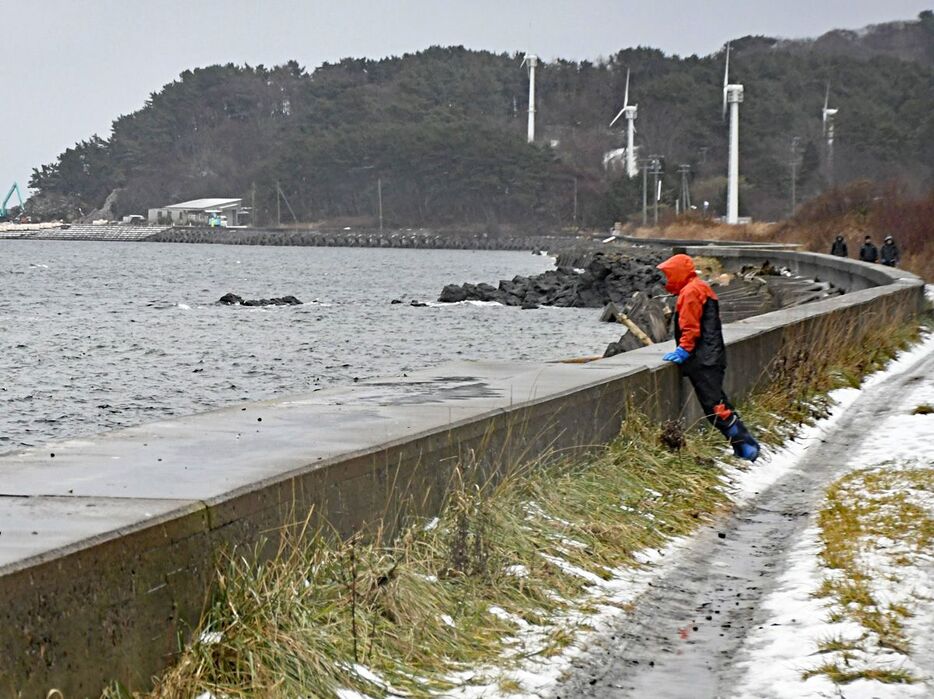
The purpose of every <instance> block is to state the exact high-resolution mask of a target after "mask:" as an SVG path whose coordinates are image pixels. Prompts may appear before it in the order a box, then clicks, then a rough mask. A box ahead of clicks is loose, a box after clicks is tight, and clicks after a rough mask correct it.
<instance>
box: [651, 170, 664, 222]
mask: <svg viewBox="0 0 934 699" xmlns="http://www.w3.org/2000/svg"><path fill="white" fill-rule="evenodd" d="M649 158H651V160H652V175H653V176H654V182H653V187H654V188H655V226H656V227H658V200H659V199H660V198H661V190H660V189H659V184H660V183H659V181H658V176H659V175H660V174H661V172H662V161H661V156H660V155H650V156H649Z"/></svg>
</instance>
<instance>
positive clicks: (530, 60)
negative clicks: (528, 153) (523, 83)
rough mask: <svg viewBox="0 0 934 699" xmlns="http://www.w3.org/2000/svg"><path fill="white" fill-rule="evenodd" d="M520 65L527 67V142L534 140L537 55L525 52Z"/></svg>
mask: <svg viewBox="0 0 934 699" xmlns="http://www.w3.org/2000/svg"><path fill="white" fill-rule="evenodd" d="M522 65H523V66H525V65H527V66H528V67H529V143H534V142H535V66H537V65H538V56H536V55H535V54H534V53H527V54H525V58H523V59H522Z"/></svg>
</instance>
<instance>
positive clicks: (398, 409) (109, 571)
mask: <svg viewBox="0 0 934 699" xmlns="http://www.w3.org/2000/svg"><path fill="white" fill-rule="evenodd" d="M688 252H690V253H692V254H700V253H701V252H703V254H704V255H708V256H716V257H720V258H721V259H722V260H723V261H724V264H725V266H727V267H731V266H736V265H741V264H759V263H761V262H762V261H764V260H765V259H769V260H771V261H772V262H773V263H774V264H779V265H786V266H789V267H793V268H794V269H795V270H796V271H799V272H800V273H802V274H807V275H809V276H817V277H819V278H822V279H826V280H828V281H833V282H834V283H838V282H846V283H841V284H840V285H841V286H843V287H844V288H847V289H853V291H852V293H847V294H845V295H844V296H841V297H838V298H834V299H830V300H826V301H820V302H817V303H813V304H808V305H804V306H799V307H795V308H791V309H786V310H783V311H777V312H774V313H769V314H766V315H762V316H758V317H754V318H749V319H747V320H744V321H740V322H737V323H733V324H730V325H728V326H726V328H725V336H726V339H727V342H728V344H729V346H730V350H729V352H730V354H729V358H730V369H729V373H728V386H727V388H728V390H729V391H730V392H731V393H732V394H733V395H735V396H737V397H739V396H742V395H743V394H744V393H746V392H748V391H749V390H751V389H752V388H753V387H754V386H755V385H756V384H757V383H758V382H760V381H761V380H762V379H763V376H764V372H765V370H766V368H767V367H768V366H769V364H770V363H771V362H772V361H773V360H774V359H775V358H776V357H778V356H780V355H781V354H782V352H783V351H785V350H786V349H787V347H788V346H789V344H790V343H792V342H794V343H800V344H803V346H804V347H805V348H816V347H819V346H820V345H822V344H823V343H825V342H826V341H828V338H827V337H826V335H825V331H826V326H827V323H826V321H828V320H829V321H833V322H842V323H848V324H851V325H852V326H854V327H857V328H860V329H864V330H867V331H868V330H871V329H873V328H875V327H879V326H881V325H883V324H884V323H888V322H892V321H895V320H898V319H905V318H909V317H912V316H914V315H916V314H917V313H918V312H919V310H920V309H921V306H922V302H923V283H922V282H921V280H919V279H918V278H917V277H914V276H913V275H911V274H908V273H905V272H901V271H900V270H892V269H888V268H882V267H876V266H870V265H865V264H863V263H859V262H854V261H848V260H840V259H838V258H832V257H829V256H826V255H816V254H809V253H794V252H787V251H768V252H765V251H759V250H749V249H742V248H738V247H723V248H718V249H716V250H711V249H706V248H705V249H703V250H702V251H701V250H697V249H694V248H690V249H688ZM668 349H670V348H669V347H667V346H665V347H662V346H656V347H647V348H644V349H640V350H636V351H634V352H628V353H625V354H622V355H618V356H616V357H613V358H611V359H607V360H603V361H600V362H594V363H591V364H585V365H566V364H542V363H529V362H456V363H450V364H445V365H443V366H439V367H435V368H432V369H427V370H424V371H420V372H417V373H412V374H410V375H409V376H407V377H404V378H394V379H386V380H378V379H377V380H371V381H363V382H360V383H359V384H355V385H354V386H352V387H347V388H340V389H333V390H328V391H320V392H317V393H312V394H308V395H303V396H296V397H291V398H285V399H280V400H275V401H266V402H261V403H251V404H249V405H247V406H245V407H244V406H237V407H232V408H227V409H223V410H217V411H214V412H210V413H205V414H201V415H196V416H193V417H188V418H180V419H177V420H170V421H164V422H159V423H153V424H148V425H143V426H140V427H136V428H131V429H125V430H120V431H117V432H111V433H107V434H103V435H98V436H94V437H90V438H88V439H82V440H70V441H66V442H60V443H55V444H52V445H48V446H45V447H42V448H41V449H39V448H37V449H30V450H27V451H24V452H21V453H17V454H13V455H9V456H6V457H2V458H0V483H2V486H0V488H2V491H0V495H2V497H0V597H2V599H3V600H4V604H3V607H2V612H0V620H2V622H3V624H2V626H0V692H3V693H5V694H8V695H11V696H18V695H19V696H24V697H32V696H45V693H46V692H47V691H48V690H49V689H50V688H52V687H56V688H59V689H61V690H62V691H63V692H65V696H66V697H67V698H69V699H70V698H71V697H83V696H97V694H98V693H99V691H100V689H101V687H102V686H103V685H104V683H105V682H107V681H108V680H113V679H119V680H120V681H122V682H123V683H124V684H125V685H127V686H129V687H131V688H143V687H145V686H147V685H148V684H149V682H150V677H151V676H152V675H153V674H154V673H156V672H158V670H159V669H160V668H162V667H164V666H165V665H166V664H167V663H169V662H171V660H172V658H173V657H174V653H175V652H176V651H177V650H178V647H179V638H180V637H181V638H184V636H185V634H186V632H187V630H188V629H189V628H190V625H191V624H194V623H196V622H197V619H198V616H199V614H200V612H201V610H202V608H203V604H204V601H205V599H206V595H207V594H208V591H209V589H210V584H211V579H212V576H213V572H214V570H215V564H216V558H217V556H218V554H219V552H221V551H223V550H225V549H227V550H229V549H230V548H232V547H234V546H241V547H245V548H248V549H252V547H253V546H254V545H255V544H256V543H257V542H258V541H260V540H262V539H264V538H272V539H275V537H276V536H277V532H278V531H279V530H280V529H281V527H283V526H287V525H289V524H290V523H293V522H295V521H296V520H297V519H298V520H300V519H303V518H304V516H305V514H306V513H307V512H308V510H309V508H312V507H313V508H314V509H315V512H317V513H320V514H321V515H322V516H324V517H326V518H327V519H328V520H329V521H330V522H331V523H332V524H333V525H334V526H335V527H336V528H337V530H338V531H339V532H341V533H344V534H346V533H350V532H352V531H355V530H358V529H361V528H365V527H368V526H373V525H375V524H377V523H379V522H384V523H386V524H388V525H389V526H390V527H391V526H393V525H394V524H395V523H396V522H398V519H399V518H400V517H402V516H404V515H405V514H406V513H409V512H421V513H426V514H427V513H430V512H432V511H433V510H435V509H436V508H437V507H438V506H439V504H440V503H441V501H442V499H443V497H444V494H445V492H446V490H447V487H448V484H449V481H450V478H451V475H452V473H453V471H454V469H455V467H456V466H457V465H458V464H465V465H468V466H470V467H471V468H475V469H476V470H477V472H478V474H493V473H496V472H498V471H502V470H504V469H506V468H508V467H509V466H510V465H511V464H514V463H516V462H519V461H523V460H528V459H532V458H540V457H547V456H548V455H549V454H554V453H573V452H575V451H581V450H583V449H585V448H587V447H582V446H581V445H599V444H604V443H606V442H607V441H609V440H610V439H612V438H613V436H614V435H615V434H617V432H618V430H619V427H620V424H621V422H622V420H623V419H624V418H625V410H626V406H627V405H632V406H633V407H635V408H636V409H640V410H645V411H647V412H648V413H649V414H650V415H652V416H653V417H655V418H656V419H663V418H669V417H677V416H679V415H682V414H683V415H686V416H687V417H688V419H689V420H693V419H695V418H699V417H700V415H698V414H697V408H696V406H695V401H693V400H692V399H691V396H690V390H689V388H688V387H687V386H686V384H685V383H683V382H682V381H681V379H680V378H679V375H678V370H677V368H676V367H674V366H672V365H670V364H667V363H665V362H663V361H662V360H661V355H662V354H663V353H664V352H665V351H667V350H668ZM53 454H54V455H53Z"/></svg>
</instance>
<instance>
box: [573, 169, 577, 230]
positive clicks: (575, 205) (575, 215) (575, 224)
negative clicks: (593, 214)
mask: <svg viewBox="0 0 934 699" xmlns="http://www.w3.org/2000/svg"><path fill="white" fill-rule="evenodd" d="M574 227H575V228H576V227H577V175H574Z"/></svg>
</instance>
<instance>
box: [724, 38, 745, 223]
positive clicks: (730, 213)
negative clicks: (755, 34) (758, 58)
mask: <svg viewBox="0 0 934 699" xmlns="http://www.w3.org/2000/svg"><path fill="white" fill-rule="evenodd" d="M742 101H743V86H742V85H739V84H735V85H734V84H730V45H729V44H727V45H726V68H725V70H724V72H723V116H724V118H726V110H727V105H729V109H730V162H729V167H728V168H727V186H726V222H727V223H729V224H735V223H739V105H740V102H742Z"/></svg>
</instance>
